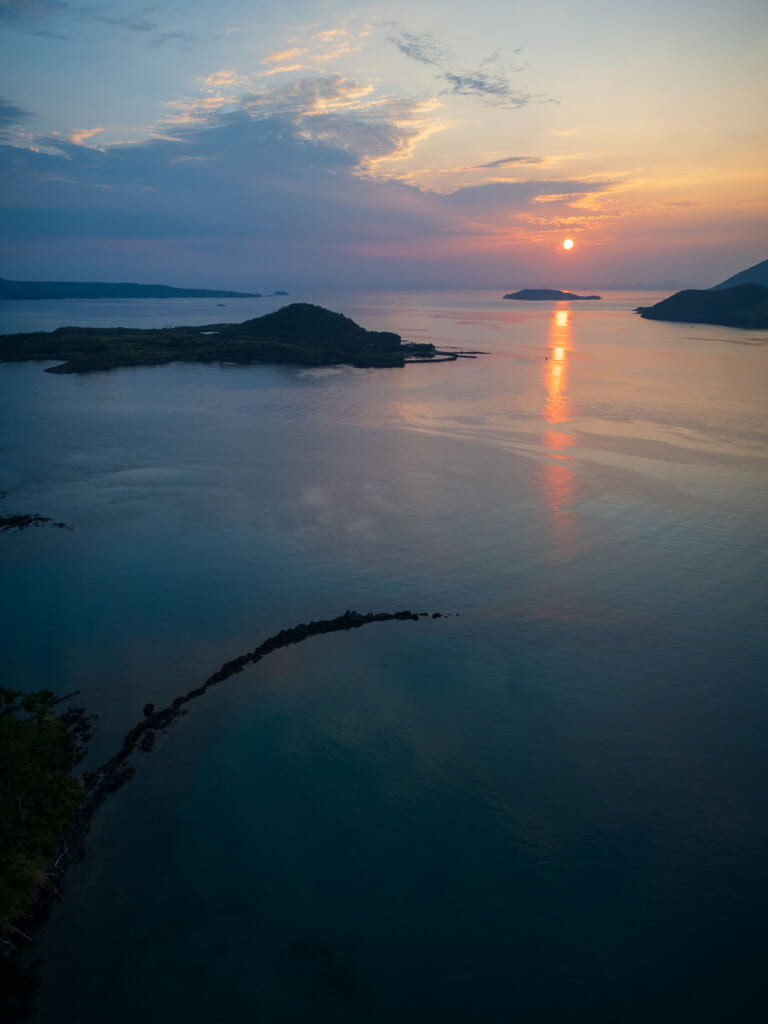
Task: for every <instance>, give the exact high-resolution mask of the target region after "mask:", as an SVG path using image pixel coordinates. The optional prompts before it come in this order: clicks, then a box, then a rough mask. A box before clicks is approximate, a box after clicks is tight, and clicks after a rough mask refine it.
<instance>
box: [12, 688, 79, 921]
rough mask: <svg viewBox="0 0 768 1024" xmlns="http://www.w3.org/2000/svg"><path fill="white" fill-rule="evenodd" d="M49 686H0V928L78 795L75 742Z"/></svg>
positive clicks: (15, 911)
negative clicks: (26, 689)
mask: <svg viewBox="0 0 768 1024" xmlns="http://www.w3.org/2000/svg"><path fill="white" fill-rule="evenodd" d="M55 703H56V700H55V697H54V695H53V694H52V693H51V691H50V690H40V691H38V692H36V693H26V694H25V693H21V692H20V691H18V690H12V689H9V688H8V687H0V850H2V860H1V861H0V931H1V930H5V929H6V928H7V927H8V926H9V924H10V921H11V920H12V919H13V918H15V917H18V916H19V915H21V914H23V913H24V912H25V910H26V909H27V907H28V905H29V902H30V893H31V891H32V890H34V889H35V888H37V887H39V886H40V885H41V884H42V883H43V882H44V881H45V865H46V860H47V858H48V857H50V856H51V854H52V853H53V852H54V850H55V848H56V843H57V841H58V839H59V837H60V835H61V833H62V832H63V831H64V829H65V828H66V826H67V825H68V824H69V822H70V821H71V819H72V816H73V815H74V812H75V810H76V809H77V807H78V805H79V804H80V802H81V800H82V798H83V792H84V791H83V788H82V786H81V785H80V783H79V782H78V781H77V780H76V779H75V778H74V777H73V775H72V769H73V767H74V764H75V762H76V760H77V744H76V742H75V738H74V737H73V736H72V734H71V733H70V731H69V729H68V728H67V726H66V725H65V724H64V723H63V722H61V721H58V720H57V719H55V718H53V717H52V714H51V712H52V708H53V706H54V704H55Z"/></svg>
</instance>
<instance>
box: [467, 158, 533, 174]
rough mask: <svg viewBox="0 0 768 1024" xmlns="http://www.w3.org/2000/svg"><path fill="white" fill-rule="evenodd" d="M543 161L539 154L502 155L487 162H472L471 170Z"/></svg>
mask: <svg viewBox="0 0 768 1024" xmlns="http://www.w3.org/2000/svg"><path fill="white" fill-rule="evenodd" d="M543 162H544V161H543V159H542V157H540V156H503V157H502V158H501V159H500V160H491V162H490V163H487V164H474V165H473V167H472V170H474V171H484V170H486V169H491V168H494V167H511V166H512V165H513V164H541V163H543Z"/></svg>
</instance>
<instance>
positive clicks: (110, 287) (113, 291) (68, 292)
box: [0, 277, 287, 299]
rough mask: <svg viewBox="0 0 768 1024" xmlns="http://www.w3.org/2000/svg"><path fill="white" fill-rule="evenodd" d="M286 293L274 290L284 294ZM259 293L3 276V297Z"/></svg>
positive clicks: (220, 296)
mask: <svg viewBox="0 0 768 1024" xmlns="http://www.w3.org/2000/svg"><path fill="white" fill-rule="evenodd" d="M285 294H287V293H286V292H275V295H285ZM260 298H261V294H260V293H259V292H228V291H220V290H218V289H216V290H211V289H210V288H171V287H169V286H168V285H164V284H127V283H120V284H112V283H108V282H104V281H90V282H83V281H8V280H6V278H3V277H0V299H260Z"/></svg>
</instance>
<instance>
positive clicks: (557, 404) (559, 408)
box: [540, 308, 576, 556]
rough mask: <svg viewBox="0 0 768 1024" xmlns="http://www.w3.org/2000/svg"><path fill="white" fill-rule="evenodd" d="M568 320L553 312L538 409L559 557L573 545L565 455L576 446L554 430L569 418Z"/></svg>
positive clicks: (572, 482)
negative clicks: (542, 401) (542, 400)
mask: <svg viewBox="0 0 768 1024" xmlns="http://www.w3.org/2000/svg"><path fill="white" fill-rule="evenodd" d="M570 319H571V311H570V310H569V309H562V308H561V309H557V310H555V311H554V315H553V317H552V321H551V323H550V328H549V345H548V355H547V359H546V362H545V364H544V366H545V369H544V385H545V387H546V392H547V398H546V402H545V405H544V408H543V409H542V410H541V412H542V415H543V417H544V419H545V420H546V421H547V423H548V424H549V429H548V430H546V431H545V433H544V435H543V437H542V441H543V443H544V448H545V450H546V454H547V458H546V459H545V460H544V462H543V464H542V467H541V478H540V479H541V487H542V492H543V497H544V502H545V505H546V507H547V512H548V516H549V521H550V525H551V527H552V532H553V538H554V540H555V542H556V545H557V548H558V549H559V554H560V556H562V555H567V553H568V552H569V551H570V550H571V548H572V546H573V544H574V542H575V536H574V529H575V522H574V514H573V511H572V505H573V501H574V499H575V490H576V479H575V476H574V474H573V471H572V470H571V469H570V468H569V467H568V462H569V461H570V459H571V456H569V455H567V454H566V451H567V449H568V448H571V447H572V446H573V445H574V444H575V443H576V438H575V437H574V436H573V434H569V433H566V432H565V431H562V430H559V429H557V428H558V425H559V424H561V423H564V422H566V421H567V420H569V419H570V418H571V416H572V415H573V410H572V408H571V404H570V401H569V399H568V395H567V393H566V381H567V376H568V355H569V353H570V351H571V339H570V333H571V322H570ZM552 428H554V429H552ZM553 555H554V551H553Z"/></svg>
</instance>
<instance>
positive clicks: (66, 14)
mask: <svg viewBox="0 0 768 1024" xmlns="http://www.w3.org/2000/svg"><path fill="white" fill-rule="evenodd" d="M153 10H154V8H151V7H147V8H145V9H144V10H143V11H141V12H139V13H137V14H122V13H120V11H119V9H118V8H117V7H114V6H109V5H104V6H101V7H96V6H83V5H79V4H73V3H69V2H68V0H0V20H1V21H5V23H6V24H7V25H9V26H10V27H13V28H16V29H18V30H19V31H22V32H27V33H31V34H33V35H48V36H56V37H59V38H61V37H62V32H61V31H56V30H55V29H54V28H52V27H51V25H52V23H53V25H58V26H64V30H65V31H66V24H67V22H69V21H73V20H74V21H78V22H80V23H83V22H90V23H92V24H103V25H110V26H111V27H113V28H121V29H125V30H126V31H128V32H138V33H142V34H146V36H147V39H148V41H149V43H150V44H151V45H152V46H163V45H164V44H165V43H169V42H173V41H174V40H176V41H179V42H190V41H192V40H193V39H195V38H196V37H195V36H193V35H192V34H191V33H189V32H185V31H183V30H181V29H172V28H168V27H166V26H164V25H161V24H160V23H159V22H157V21H155V20H153V18H151V17H149V15H150V14H151V13H152V12H153Z"/></svg>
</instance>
